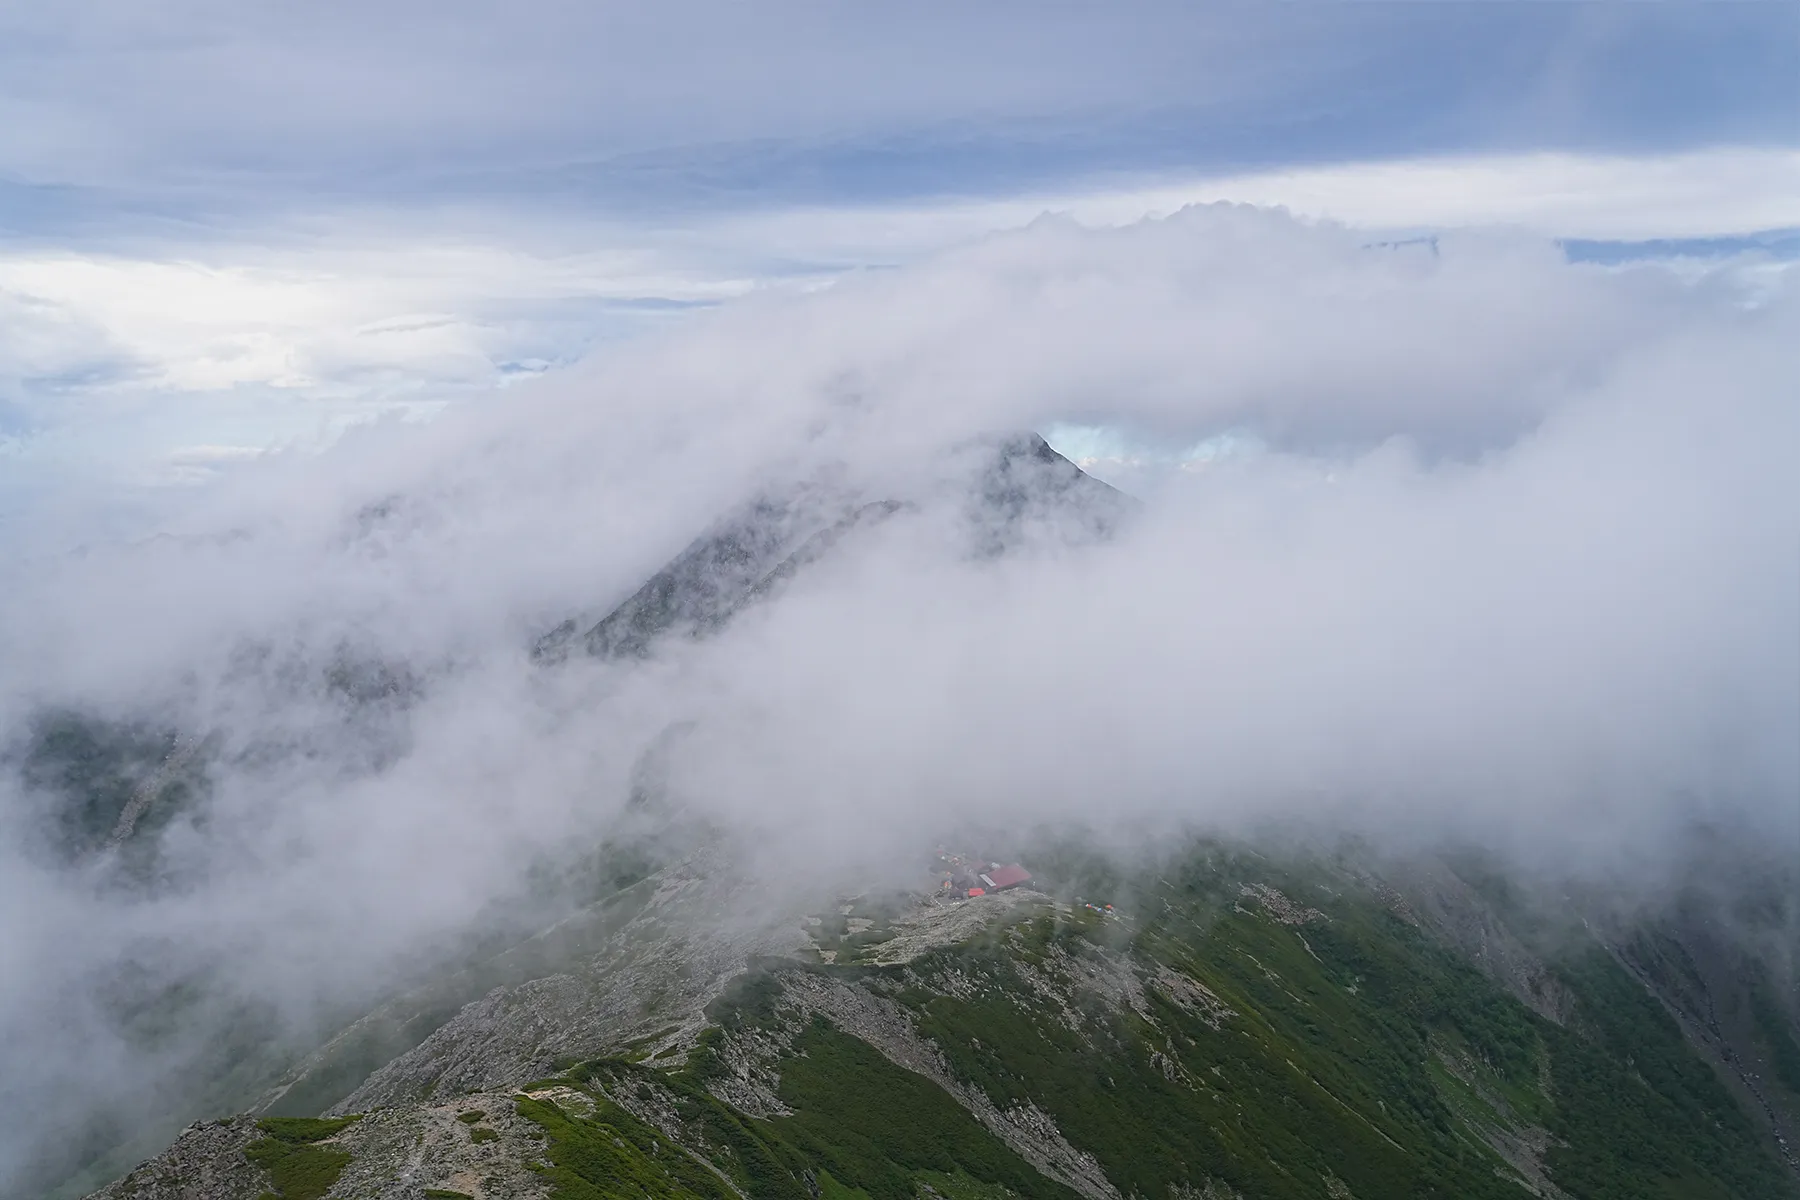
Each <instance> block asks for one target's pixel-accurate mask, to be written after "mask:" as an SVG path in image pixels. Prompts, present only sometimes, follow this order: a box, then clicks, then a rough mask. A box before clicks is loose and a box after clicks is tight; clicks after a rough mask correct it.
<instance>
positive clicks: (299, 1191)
mask: <svg viewBox="0 0 1800 1200" xmlns="http://www.w3.org/2000/svg"><path fill="white" fill-rule="evenodd" d="M356 1120H357V1118H355V1117H339V1118H336V1119H334V1120H324V1119H316V1118H311V1117H269V1118H266V1119H264V1120H262V1121H258V1122H257V1127H258V1128H259V1129H261V1130H262V1131H263V1132H264V1133H265V1134H267V1135H268V1136H267V1137H263V1138H259V1139H258V1140H256V1141H254V1142H251V1143H250V1144H249V1145H248V1146H246V1147H245V1148H244V1157H246V1158H248V1159H249V1160H250V1161H251V1162H253V1163H255V1164H256V1165H257V1166H259V1167H261V1168H262V1169H263V1170H265V1171H267V1172H268V1173H269V1179H270V1181H271V1182H273V1183H274V1185H275V1190H274V1191H273V1192H269V1193H266V1194H267V1195H268V1196H271V1197H279V1198H280V1200H320V1197H322V1196H324V1195H325V1194H326V1193H327V1192H329V1191H330V1190H331V1185H332V1184H334V1183H336V1182H337V1178H338V1176H339V1175H340V1174H342V1173H343V1170H344V1168H345V1167H347V1166H349V1165H350V1158H351V1156H350V1154H349V1153H348V1152H347V1151H344V1150H340V1149H338V1148H337V1147H335V1146H320V1145H316V1144H315V1143H317V1142H320V1141H322V1140H324V1139H325V1138H328V1137H332V1136H333V1135H335V1134H338V1133H342V1132H343V1131H344V1130H345V1129H346V1128H348V1127H349V1126H350V1125H351V1124H353V1123H354V1122H355V1121H356Z"/></svg>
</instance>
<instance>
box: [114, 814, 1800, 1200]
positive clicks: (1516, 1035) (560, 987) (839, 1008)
mask: <svg viewBox="0 0 1800 1200" xmlns="http://www.w3.org/2000/svg"><path fill="white" fill-rule="evenodd" d="M1029 865H1030V866H1031V867H1032V868H1033V870H1034V871H1036V872H1037V878H1036V880H1035V881H1034V885H1035V886H1038V887H1042V888H1043V889H1044V890H1031V889H1030V888H1021V889H1016V890H1012V891H1008V892H1003V893H1000V894H998V895H989V896H982V897H977V898H974V899H949V898H946V895H945V893H944V892H943V891H942V890H927V889H925V888H923V887H921V889H920V890H919V891H918V892H916V893H896V894H890V895H885V896H861V897H846V898H844V899H843V900H842V902H840V903H833V904H828V905H825V906H823V907H822V908H820V910H819V911H814V912H810V913H807V912H800V911H797V910H789V911H785V912H783V911H781V910H780V908H779V906H770V905H768V904H766V903H763V904H759V903H757V902H756V898H755V896H754V895H753V894H752V893H751V892H749V891H747V890H745V889H747V888H748V887H749V884H748V881H747V880H743V879H741V878H739V877H737V876H736V875H735V874H734V873H733V871H732V870H731V865H730V863H729V862H727V861H724V860H722V859H721V858H719V857H718V852H717V850H716V849H714V850H708V851H705V852H702V853H699V854H698V855H696V856H694V857H690V858H688V859H686V860H684V861H682V862H678V863H674V864H671V865H669V866H668V867H665V868H663V869H662V870H659V871H658V872H656V873H654V874H653V875H651V876H649V877H648V878H646V879H645V880H643V881H642V882H640V883H638V884H635V885H633V886H632V887H629V888H626V889H623V890H622V891H621V892H619V893H617V894H616V895H614V896H612V897H609V898H607V899H606V900H604V901H602V902H600V903H598V904H596V905H595V906H593V907H592V908H590V909H589V910H588V911H587V912H585V913H584V914H582V915H581V917H579V918H577V919H576V920H575V921H572V922H565V923H564V924H563V925H562V926H559V927H558V928H557V929H556V930H552V931H546V933H545V935H543V936H542V937H541V938H539V939H533V940H532V942H530V943H527V944H526V945H524V946H521V947H516V948H514V950H511V951H508V952H507V953H506V954H505V955H502V956H501V958H500V960H496V962H495V963H492V964H489V966H488V967H487V968H486V970H487V971H488V972H489V973H488V974H487V975H486V977H485V978H484V979H482V980H479V981H477V980H466V981H464V983H463V987H464V988H465V990H466V991H469V992H472V991H475V990H477V989H478V988H479V987H480V986H481V985H482V984H484V983H493V982H495V981H496V980H500V979H502V978H504V977H505V976H507V975H508V974H509V973H510V974H511V975H513V976H514V977H515V978H516V977H520V976H527V975H529V976H532V977H531V978H527V979H523V981H521V982H514V983H498V984H496V986H494V987H493V988H492V989H491V990H489V991H487V992H486V993H485V994H483V995H481V996H479V997H476V998H473V999H471V1000H470V1002H469V1003H468V1004H466V1005H464V1006H463V1007H461V1008H460V1009H457V1010H456V1011H455V1012H454V1014H453V1015H448V1017H447V1019H445V1014H447V1013H449V1010H450V1007H451V1006H450V1005H448V1004H442V1003H440V1004H439V1007H438V1008H437V1010H436V1011H437V1012H438V1013H439V1017H438V1018H436V1020H437V1024H436V1027H435V1028H434V1029H431V1030H430V1032H429V1033H426V1034H424V1035H423V1036H420V1035H419V1031H418V1029H417V1028H415V1029H414V1032H413V1035H412V1036H411V1037H406V1038H402V1039H401V1041H412V1042H413V1043H414V1044H413V1045H412V1046H411V1047H410V1048H409V1049H406V1050H404V1051H402V1052H399V1053H397V1054H395V1055H394V1057H393V1058H392V1059H391V1060H390V1061H388V1062H387V1063H386V1064H385V1065H383V1066H382V1067H380V1069H378V1070H375V1071H374V1072H373V1073H372V1074H370V1075H369V1076H368V1078H367V1079H366V1080H364V1081H362V1082H359V1083H356V1084H355V1086H354V1087H353V1088H351V1089H350V1090H348V1091H347V1093H346V1094H345V1095H343V1096H342V1098H341V1099H339V1100H338V1101H337V1102H336V1103H335V1104H333V1105H329V1106H328V1105H327V1104H326V1103H325V1102H324V1101H325V1094H326V1093H327V1092H329V1091H330V1090H331V1089H330V1088H328V1087H325V1086H323V1085H322V1084H321V1082H320V1081H322V1080H335V1081H336V1083H337V1086H338V1087H339V1088H340V1089H341V1088H345V1087H347V1086H348V1085H349V1084H350V1082H351V1080H352V1079H353V1078H354V1076H355V1074H356V1072H355V1071H354V1070H344V1069H340V1067H339V1066H336V1065H334V1056H342V1055H344V1054H346V1053H349V1051H347V1050H346V1049H345V1046H346V1045H347V1044H348V1042H351V1041H354V1040H356V1038H358V1037H359V1036H363V1037H366V1036H367V1027H366V1026H365V1027H364V1028H363V1031H362V1032H361V1033H359V1032H358V1029H357V1028H356V1027H353V1029H352V1030H351V1031H349V1032H348V1033H347V1035H346V1038H344V1039H340V1040H339V1042H338V1043H334V1046H333V1047H331V1048H328V1050H327V1051H326V1052H325V1053H324V1054H322V1055H321V1056H319V1057H318V1058H317V1059H316V1060H315V1061H314V1062H313V1063H311V1064H309V1066H308V1068H307V1069H306V1070H304V1071H302V1072H301V1073H300V1074H299V1076H298V1077H297V1078H296V1080H295V1082H294V1084H293V1085H292V1086H290V1087H289V1088H288V1089H287V1090H285V1091H284V1092H281V1093H279V1094H278V1095H275V1096H272V1097H271V1098H270V1101H269V1103H268V1105H267V1106H265V1109H264V1111H265V1113H267V1112H276V1111H283V1112H286V1111H293V1110H294V1109H295V1108H296V1107H308V1106H312V1107H313V1108H314V1111H315V1112H317V1111H319V1110H322V1109H326V1108H327V1107H329V1112H330V1114H332V1115H335V1116H336V1117H337V1118H338V1119H337V1120H333V1121H330V1122H322V1123H316V1124H311V1125H308V1124H304V1123H299V1124H297V1123H296V1122H295V1120H294V1118H292V1117H286V1118H284V1117H269V1116H266V1115H265V1116H261V1117H257V1116H245V1117H241V1118H238V1119H236V1120H235V1121H231V1122H228V1123H223V1124H221V1123H212V1124H202V1125H198V1126H195V1127H193V1128H192V1129H190V1130H189V1131H188V1132H187V1133H186V1134H184V1135H183V1136H182V1138H181V1139H180V1140H179V1141H178V1142H177V1143H176V1144H175V1146H173V1147H172V1148H171V1149H170V1150H169V1151H168V1152H167V1153H165V1154H164V1155H162V1156H160V1157H159V1158H157V1159H154V1160H152V1161H151V1162H149V1163H147V1164H145V1165H144V1166H142V1167H140V1168H139V1169H138V1170H136V1171H134V1172H133V1173H132V1174H130V1175H129V1176H127V1177H126V1178H125V1179H123V1180H121V1181H120V1182H119V1183H117V1184H115V1185H113V1186H112V1187H110V1188H108V1189H106V1190H105V1191H103V1192H101V1193H99V1195H100V1196H103V1197H106V1198H107V1200H114V1198H121V1200H122V1198H124V1197H144V1198H150V1197H176V1196H181V1197H192V1198H195V1200H229V1198H236V1197H243V1198H244V1200H253V1198H254V1197H257V1196H259V1195H262V1194H264V1193H265V1192H267V1193H269V1194H273V1195H276V1196H282V1197H303V1196H309V1197H318V1196H331V1197H346V1198H347V1197H374V1196H394V1197H425V1196H433V1195H436V1196H440V1197H442V1196H446V1195H454V1194H459V1193H460V1194H462V1195H467V1196H479V1197H514V1196H519V1197H523V1196H551V1197H594V1196H632V1197H637V1196H642V1195H651V1196H659V1197H660V1196H687V1195H695V1196H707V1197H716V1198H718V1200H729V1198H730V1197H734V1196H748V1197H755V1198H760V1197H765V1196H767V1197H784V1198H791V1200H806V1198H808V1197H819V1196H832V1197H853V1196H861V1197H869V1198H872V1200H903V1198H906V1197H912V1196H930V1195H936V1196H940V1197H952V1198H954V1197H964V1196H967V1197H993V1198H995V1200H998V1198H999V1197H1001V1196H1005V1195H1015V1196H1034V1197H1035V1196H1042V1197H1074V1196H1077V1195H1079V1196H1085V1197H1089V1198H1091V1200H1103V1198H1104V1200H1113V1198H1116V1197H1123V1196H1128V1195H1141V1196H1160V1195H1170V1194H1173V1195H1177V1196H1211V1197H1227V1196H1243V1197H1328V1198H1340V1197H1364V1198H1367V1197H1389V1196H1443V1197H1481V1196H1493V1197H1510V1196H1522V1195H1538V1196H1546V1197H1554V1196H1568V1197H1621V1198H1623V1197H1634V1198H1639V1197H1670V1198H1675V1197H1682V1198H1690V1197H1718V1198H1720V1200H1727V1198H1747V1197H1764V1196H1767V1197H1780V1196H1795V1195H1800V1173H1796V1171H1795V1170H1794V1167H1793V1164H1792V1162H1791V1161H1787V1160H1786V1159H1785V1155H1784V1153H1783V1149H1782V1147H1781V1145H1780V1144H1779V1143H1778V1142H1777V1141H1776V1139H1775V1136H1774V1135H1773V1132H1772V1131H1771V1129H1770V1127H1769V1125H1768V1123H1767V1122H1766V1120H1759V1119H1758V1117H1757V1114H1756V1113H1754V1112H1751V1111H1748V1110H1746V1108H1745V1107H1744V1106H1743V1105H1742V1104H1740V1103H1738V1102H1737V1101H1735V1100H1734V1098H1733V1096H1732V1095H1731V1093H1730V1091H1729V1089H1728V1088H1727V1086H1726V1085H1725V1084H1724V1083H1723V1082H1722V1081H1721V1078H1720V1076H1719V1075H1718V1074H1717V1073H1716V1072H1715V1071H1714V1070H1713V1069H1712V1068H1711V1067H1709V1066H1708V1065H1707V1064H1706V1062H1704V1061H1703V1060H1702V1058H1701V1057H1700V1056H1699V1055H1698V1054H1696V1053H1695V1051H1694V1049H1693V1048H1692V1045H1691V1044H1690V1042H1689V1041H1688V1040H1686V1039H1685V1038H1684V1036H1683V1032H1682V1029H1681V1027H1680V1024H1679V1023H1678V1021H1677V1019H1676V1018H1675V1017H1673V1016H1671V1014H1670V1012H1669V1010H1668V1009H1667V1008H1665V1007H1664V1005H1662V1004H1661V1003H1659V1001H1658V1000H1657V998H1656V997H1655V995H1653V994H1652V992H1651V991H1650V990H1649V989H1647V988H1646V987H1645V986H1643V984H1642V983H1640V982H1639V981H1638V979H1637V978H1635V977H1634V967H1633V960H1632V959H1631V958H1630V957H1629V955H1628V954H1627V953H1626V951H1625V949H1624V948H1622V947H1619V946H1615V945H1611V944H1609V943H1607V942H1606V941H1605V940H1603V939H1602V938H1600V937H1598V936H1594V935H1592V934H1589V935H1587V936H1581V937H1570V936H1567V931H1566V930H1561V929H1559V930H1558V931H1557V932H1556V936H1555V939H1554V941H1553V940H1552V939H1550V938H1549V937H1548V936H1547V935H1546V934H1545V933H1544V931H1543V929H1542V928H1537V929H1534V928H1532V927H1531V922H1530V921H1521V919H1520V917H1519V914H1518V913H1517V912H1515V911H1512V907H1511V906H1509V905H1508V904H1506V903H1500V904H1496V903H1493V902H1491V901H1488V900H1484V899H1482V895H1481V889H1482V887H1483V886H1484V882H1483V881H1482V880H1480V878H1479V877H1478V876H1476V877H1474V881H1473V882H1470V880H1469V879H1467V878H1465V874H1468V875H1473V873H1472V872H1467V871H1466V869H1465V871H1464V874H1459V873H1458V871H1457V870H1455V869H1453V868H1451V867H1450V866H1449V865H1447V864H1443V863H1433V864H1427V865H1425V866H1421V865H1418V864H1414V865H1413V866H1410V867H1407V868H1404V869H1395V870H1393V871H1390V872H1388V873H1386V874H1385V875H1383V876H1377V875H1375V874H1373V873H1371V872H1369V871H1367V870H1366V869H1362V868H1353V867H1352V866H1349V865H1346V864H1345V863H1342V862H1336V863H1333V862H1326V861H1323V860H1293V861H1288V862H1276V861H1272V860H1270V859H1267V858H1264V857H1263V856H1261V855H1256V854H1251V853H1247V852H1233V851H1231V850H1229V849H1227V848H1224V847H1220V846H1217V845H1212V844H1196V845H1195V846H1193V847H1191V848H1190V849H1188V850H1186V851H1184V852H1183V853H1181V854H1179V855H1176V856H1173V857H1170V858H1167V859H1165V860H1163V861H1162V862H1160V863H1158V864H1156V865H1155V866H1153V867H1151V868H1150V869H1149V871H1148V873H1144V872H1138V873H1135V874H1133V875H1132V876H1130V877H1126V876H1124V875H1122V874H1120V873H1118V868H1117V867H1115V866H1112V865H1109V864H1106V863H1103V862H1096V861H1094V860H1091V859H1085V858H1080V857H1076V856H1073V855H1062V856H1059V855H1058V854H1057V853H1056V852H1055V851H1053V850H1051V851H1045V852H1043V853H1041V854H1040V855H1038V856H1036V857H1034V858H1033V859H1031V860H1030V861H1029ZM1077 896H1081V897H1084V898H1083V899H1077ZM1109 903H1110V904H1112V905H1113V908H1112V910H1111V911H1110V912H1109V911H1108V909H1107V907H1106V906H1107V904H1109ZM747 912H760V913H761V914H762V916H760V917H758V918H756V919H748V918H746V917H745V916H744V914H745V913H747ZM1451 922H1461V923H1462V925H1463V926H1464V928H1465V930H1466V928H1467V927H1470V926H1473V925H1485V926H1486V927H1487V929H1488V930H1489V933H1490V935H1491V936H1492V937H1494V938H1498V937H1504V938H1505V939H1507V941H1508V943H1509V948H1508V950H1507V951H1506V952H1505V954H1504V955H1495V956H1490V958H1489V959H1488V961H1487V962H1483V963H1479V964H1478V962H1477V961H1472V960H1471V959H1470V957H1468V956H1467V955H1465V954H1464V953H1462V952H1461V951H1460V950H1459V949H1458V948H1457V944H1456V943H1457V938H1458V931H1457V930H1456V929H1454V928H1452V927H1451V924H1450V923H1451ZM1553 945H1554V949H1552V948H1551V947H1552V946H1553ZM1502 963H1503V964H1504V965H1501V964H1502ZM1483 967H1486V968H1487V969H1486V970H1484V969H1482V968H1483ZM439 999H440V1000H441V997H440V998H439ZM432 1004H433V1001H432V999H431V998H428V997H409V998H403V999H402V1000H401V1001H399V1002H397V1003H396V1004H394V1005H391V1006H389V1008H388V1009H387V1010H385V1011H384V1013H382V1014H377V1015H376V1017H375V1018H374V1021H375V1023H376V1024H379V1025H381V1026H382V1027H383V1028H385V1029H388V1030H394V1029H398V1028H400V1027H402V1026H404V1025H405V1023H406V1019H407V1018H408V1017H409V1016H411V1017H417V1016H418V1014H420V1013H425V1012H428V1011H431V1010H432ZM1781 1021H1782V1024H1781V1028H1783V1029H1785V1030H1786V1031H1787V1034H1788V1036H1791V1035H1792V1030H1793V1024H1794V1023H1793V1014H1792V1012H1791V1010H1786V1009H1784V1010H1783V1012H1782V1015H1781ZM425 1023H426V1024H430V1023H431V1020H430V1019H427V1020H426V1021H425ZM396 1044H398V1043H389V1044H388V1048H389V1049H392V1048H393V1046H394V1045H396ZM363 1053H364V1054H365V1061H366V1047H365V1050H364V1051H363ZM1769 1086H1770V1087H1771V1088H1774V1087H1782V1088H1785V1087H1786V1085H1785V1084H1778V1083H1771V1084H1770V1085H1769ZM309 1088H310V1091H309V1090H308V1089H309ZM302 1094H304V1095H307V1096H309V1099H308V1100H307V1101H306V1103H304V1104H301V1103H297V1101H296V1097H297V1096H299V1095H302ZM1783 1097H1784V1100H1785V1102H1786V1103H1788V1104H1790V1105H1791V1104H1792V1103H1793V1102H1794V1100H1796V1099H1800V1091H1784V1093H1783ZM314 1135H317V1137H316V1139H315V1140H307V1139H308V1138H313V1137H314ZM246 1164H249V1166H248V1167H247V1166H246ZM252 1167H253V1168H255V1169H250V1168H252Z"/></svg>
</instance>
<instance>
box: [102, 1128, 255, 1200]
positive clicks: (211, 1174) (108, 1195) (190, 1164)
mask: <svg viewBox="0 0 1800 1200" xmlns="http://www.w3.org/2000/svg"><path fill="white" fill-rule="evenodd" d="M260 1136H261V1134H260V1133H259V1132H258V1130H257V1128H256V1124H255V1122H253V1121H249V1120H223V1121H200V1122H197V1123H195V1124H193V1125H190V1126H188V1127H187V1129H186V1130H184V1131H183V1132H182V1134H181V1136H180V1137H179V1138H177V1139H176V1140H175V1144H174V1145H172V1146H170V1147H169V1148H168V1149H167V1150H165V1151H163V1152H162V1153H161V1154H159V1155H157V1156H156V1157H155V1158H153V1159H151V1160H150V1161H149V1162H147V1163H145V1164H143V1165H142V1166H140V1167H138V1168H137V1169H136V1170H135V1171H133V1172H131V1174H129V1175H127V1176H125V1178H123V1179H121V1180H119V1181H118V1182H117V1183H114V1184H112V1185H110V1186H108V1187H105V1188H102V1189H101V1190H100V1191H98V1192H95V1193H94V1200H225V1198H227V1197H232V1198H235V1197H239V1196H242V1197H246V1198H248V1197H254V1196H256V1195H258V1194H259V1193H261V1192H262V1191H263V1190H264V1175H263V1172H262V1171H261V1170H259V1169H258V1168H257V1167H255V1166H254V1165H252V1164H251V1162H250V1160H249V1159H247V1158H245V1157H244V1147H245V1146H248V1145H249V1144H250V1143H251V1142H253V1141H255V1140H256V1139H257V1138H258V1137H260Z"/></svg>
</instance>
